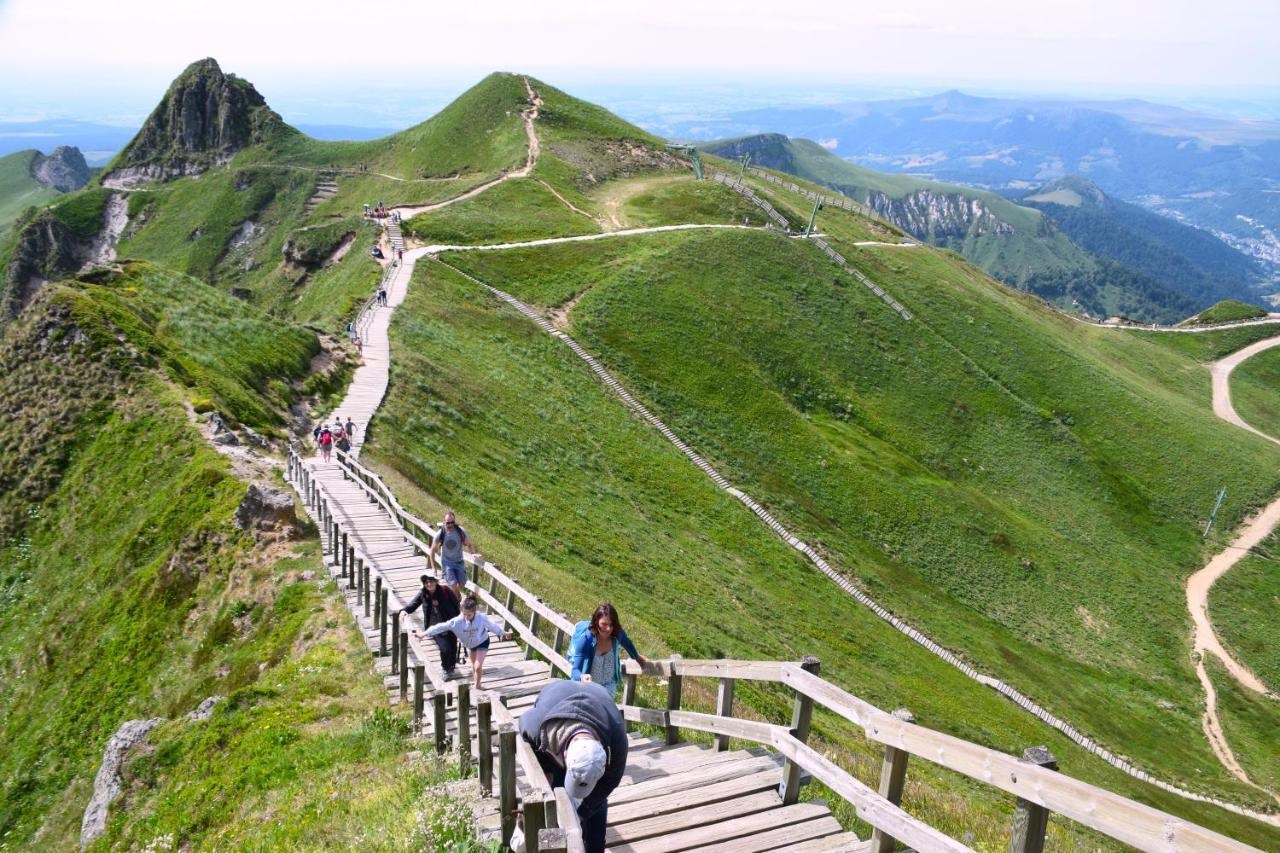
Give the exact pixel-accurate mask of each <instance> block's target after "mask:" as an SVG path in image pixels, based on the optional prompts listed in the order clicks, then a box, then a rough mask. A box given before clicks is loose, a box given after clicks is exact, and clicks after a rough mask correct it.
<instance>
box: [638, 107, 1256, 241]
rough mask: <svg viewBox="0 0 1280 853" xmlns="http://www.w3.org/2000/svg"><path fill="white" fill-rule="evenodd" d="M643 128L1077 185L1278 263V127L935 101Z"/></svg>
mask: <svg viewBox="0 0 1280 853" xmlns="http://www.w3.org/2000/svg"><path fill="white" fill-rule="evenodd" d="M649 129H651V130H655V131H657V132H660V133H663V134H665V135H668V136H670V137H674V138H683V139H692V140H711V139H721V138H732V137H740V136H748V135H754V134H760V133H783V134H786V135H787V136H790V137H793V138H805V139H811V140H814V141H815V142H817V143H818V144H820V145H822V146H823V147H824V148H825V149H827V150H828V151H830V152H831V153H833V154H835V155H837V156H838V157H841V158H843V159H847V160H849V161H851V162H853V163H856V164H859V165H862V166H867V167H870V168H873V169H879V170H885V171H890V172H902V173H908V174H911V175H914V176H917V177H921V178H928V179H933V180H939V181H951V182H957V183H963V184H967V185H971V186H976V187H981V188H985V189H990V190H993V191H999V192H1006V191H1013V192H1018V193H1024V192H1026V191H1028V190H1031V189H1033V188H1035V187H1038V186H1040V185H1041V184H1043V183H1045V182H1047V181H1051V180H1055V179H1057V178H1062V177H1066V176H1068V175H1083V176H1085V177H1088V178H1089V179H1090V180H1092V181H1094V182H1095V183H1097V184H1098V185H1099V186H1101V187H1102V188H1103V189H1105V190H1106V192H1107V193H1108V194H1110V195H1112V196H1114V197H1116V198H1119V199H1123V200H1126V201H1132V202H1136V203H1139V204H1141V205H1143V206H1144V207H1146V208H1148V209H1150V210H1154V211H1156V212H1158V213H1160V214H1162V215H1164V216H1167V217H1170V218H1174V219H1177V220H1180V221H1184V222H1187V223H1189V224H1192V225H1195V226H1197V227H1200V228H1203V229H1207V230H1209V231H1211V232H1213V233H1215V234H1216V235H1218V236H1219V237H1220V238H1222V239H1224V240H1226V241H1227V242H1229V243H1231V244H1232V245H1233V246H1235V247H1236V248H1238V249H1240V250H1242V251H1245V252H1247V253H1249V254H1251V255H1254V256H1255V257H1258V258H1260V259H1263V260H1265V261H1267V262H1269V263H1271V264H1277V263H1280V237H1277V233H1280V123H1278V122H1274V121H1245V120H1241V119H1234V118H1219V117H1215V116H1209V115H1204V114H1200V113H1195V112H1190V111H1187V110H1182V109H1178V108H1175V107H1168V106H1163V105H1160V104H1153V103H1149V102H1146V101H1138V100H1125V101H1083V100H1082V101H1064V100H1045V99H1004V98H979V97H973V96H970V95H966V94H963V93H961V92H957V91H950V92H945V93H942V94H939V95H936V96H932V97H925V98H910V99H901V100H884V101H859V102H850V103H844V104H835V105H826V106H796V107H775V108H766V109H752V110H745V111H740V112H734V113H729V114H723V115H710V116H708V115H702V116H697V117H691V118H684V119H678V120H672V121H669V122H665V123H663V124H662V126H660V127H654V126H650V127H649Z"/></svg>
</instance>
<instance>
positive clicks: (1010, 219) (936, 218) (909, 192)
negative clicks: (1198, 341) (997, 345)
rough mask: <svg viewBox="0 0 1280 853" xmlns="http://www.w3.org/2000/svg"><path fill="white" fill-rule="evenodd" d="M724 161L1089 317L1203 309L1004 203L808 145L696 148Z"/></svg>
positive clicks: (768, 139)
mask: <svg viewBox="0 0 1280 853" xmlns="http://www.w3.org/2000/svg"><path fill="white" fill-rule="evenodd" d="M703 147H704V148H705V149H706V150H707V151H709V152H712V153H714V154H718V155H721V156H724V157H734V158H736V157H741V156H742V155H743V154H747V153H749V154H751V157H752V164H753V165H755V166H763V167H767V168H771V169H776V170H779V171H781V172H786V173H788V174H791V175H795V176H799V177H802V178H806V179H808V180H812V181H815V182H817V183H819V184H821V185H823V186H827V187H831V188H834V189H836V190H837V191H839V192H842V193H844V194H845V195H848V196H851V197H853V198H855V199H857V200H859V201H861V202H863V203H865V204H869V205H870V206H871V207H873V208H874V209H875V210H876V211H878V212H879V213H880V214H881V215H883V216H886V217H888V218H889V219H890V220H891V221H893V222H894V223H896V224H898V225H899V226H901V227H903V228H905V229H906V230H908V231H910V232H911V233H912V234H914V235H915V236H916V237H918V238H920V239H923V240H927V241H928V242H930V243H933V244H934V245H938V246H943V247H945V248H948V249H953V250H955V251H957V252H959V253H961V254H962V255H963V256H964V257H965V258H967V259H969V260H970V261H972V262H973V263H975V264H977V265H978V266H980V267H982V268H983V269H984V270H986V271H987V272H988V273H990V274H991V275H992V276H994V277H996V278H998V279H1000V280H1001V281H1004V282H1006V283H1008V284H1013V285H1016V286H1018V287H1020V288H1022V289H1025V290H1030V291H1032V292H1034V293H1038V294H1040V295H1041V296H1043V297H1045V298H1046V299H1048V300H1049V301H1051V302H1054V303H1056V304H1059V305H1061V306H1063V307H1066V308H1071V309H1073V310H1079V311H1084V312H1086V313H1088V314H1091V315H1094V316H1113V315H1115V314H1123V315H1124V316H1130V317H1135V318H1139V319H1142V320H1146V321H1156V320H1158V321H1161V322H1176V321H1177V320H1180V319H1182V318H1183V317H1185V316H1186V315H1187V314H1189V313H1192V312H1194V311H1195V310H1196V309H1197V308H1199V307H1201V304H1198V303H1196V302H1195V301H1194V300H1191V299H1189V298H1188V297H1186V296H1185V295H1183V294H1182V293H1180V292H1177V291H1175V290H1172V289H1170V288H1168V287H1166V286H1164V285H1162V284H1161V283H1159V282H1158V281H1156V280H1155V279H1153V278H1151V277H1150V276H1149V275H1146V274H1145V273H1143V272H1141V271H1140V270H1135V269H1131V268H1129V267H1126V266H1124V265H1122V264H1120V263H1117V262H1116V261H1114V260H1110V259H1108V258H1105V257H1094V256H1092V255H1090V254H1089V253H1088V252H1086V251H1085V250H1083V249H1082V248H1080V246H1078V245H1076V244H1075V243H1073V242H1072V240H1071V239H1070V238H1069V236H1068V235H1067V234H1064V233H1063V232H1062V231H1061V230H1059V229H1058V228H1057V227H1055V226H1054V224H1053V222H1052V221H1051V220H1050V219H1048V218H1047V217H1046V216H1045V215H1044V214H1043V213H1041V211H1040V210H1037V209H1034V208H1032V207H1028V206H1024V205H1019V204H1015V203H1014V202H1012V201H1010V200H1009V199H1007V198H1004V197H1003V196H999V195H996V194H995V193H990V192H985V191H982V190H978V189H974V188H972V187H965V186H960V185H956V184H945V183H939V182H937V181H929V180H925V179H922V178H916V177H912V176H910V175H891V174H885V173H882V172H877V171H875V170H873V169H868V168H865V167H862V166H857V165H854V164H852V163H850V162H848V161H846V160H842V159H841V158H839V157H837V156H835V155H834V154H832V153H831V152H830V151H828V150H826V149H825V148H823V147H822V146H820V145H818V144H816V143H814V142H811V141H809V140H807V139H787V138H786V137H784V136H782V135H780V134H762V135H759V136H751V137H744V138H742V139H730V140H723V141H720V142H715V143H708V144H706V145H705V146H703Z"/></svg>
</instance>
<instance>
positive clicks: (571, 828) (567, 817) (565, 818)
mask: <svg viewBox="0 0 1280 853" xmlns="http://www.w3.org/2000/svg"><path fill="white" fill-rule="evenodd" d="M556 820H557V822H558V823H559V825H560V829H561V830H563V831H564V840H565V850H566V851H568V853H586V849H587V848H586V846H585V845H584V844H583V843H582V823H581V822H580V821H579V820H578V810H577V809H575V808H574V807H573V800H571V799H569V792H568V791H566V790H565V789H564V788H556Z"/></svg>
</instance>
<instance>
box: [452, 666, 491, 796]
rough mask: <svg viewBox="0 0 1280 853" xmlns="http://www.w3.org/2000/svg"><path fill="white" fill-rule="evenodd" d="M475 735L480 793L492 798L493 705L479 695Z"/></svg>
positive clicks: (485, 697) (482, 695)
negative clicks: (478, 759) (478, 762)
mask: <svg viewBox="0 0 1280 853" xmlns="http://www.w3.org/2000/svg"><path fill="white" fill-rule="evenodd" d="M459 686H461V685H459ZM476 735H477V740H478V746H479V750H478V752H479V753H480V755H479V758H480V768H479V769H480V791H481V793H483V794H484V795H485V796H486V797H492V796H493V705H492V704H490V701H489V698H488V697H487V696H485V695H484V694H481V699H480V702H479V703H478V704H477V705H476Z"/></svg>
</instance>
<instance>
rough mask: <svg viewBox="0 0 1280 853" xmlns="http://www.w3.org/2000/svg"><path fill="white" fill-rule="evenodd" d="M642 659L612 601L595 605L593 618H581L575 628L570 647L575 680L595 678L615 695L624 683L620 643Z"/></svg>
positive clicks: (637, 657) (636, 657) (593, 680)
mask: <svg viewBox="0 0 1280 853" xmlns="http://www.w3.org/2000/svg"><path fill="white" fill-rule="evenodd" d="M619 645H621V646H622V648H624V649H626V650H627V654H629V655H631V657H633V658H635V659H636V660H637V661H639V662H640V663H642V664H643V663H644V662H645V657H644V655H642V654H640V653H639V652H637V651H636V647H635V645H634V644H633V643H632V642H631V638H630V637H628V636H627V632H626V631H624V630H622V621H621V620H620V619H619V618H618V611H617V610H616V609H615V608H614V606H613V605H612V604H610V603H609V602H607V601H606V602H605V603H603V604H601V605H600V606H599V607H597V608H596V610H595V613H593V614H591V619H590V621H583V622H579V623H578V624H577V626H575V628H574V631H573V644H572V646H571V647H570V649H569V662H570V663H571V664H572V665H573V673H572V677H573V680H574V681H592V682H595V683H596V684H599V685H600V686H601V687H603V688H604V689H605V690H608V691H609V695H610V696H616V695H617V692H618V686H619V685H620V684H621V683H622V658H621V656H620V655H619V654H618V646H619Z"/></svg>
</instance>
